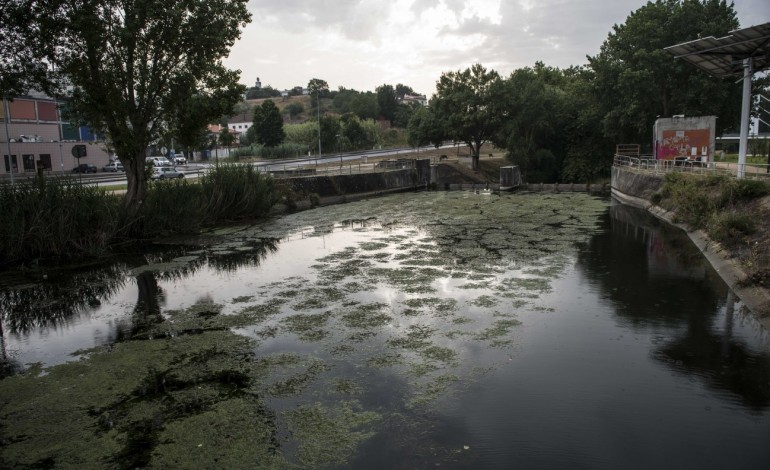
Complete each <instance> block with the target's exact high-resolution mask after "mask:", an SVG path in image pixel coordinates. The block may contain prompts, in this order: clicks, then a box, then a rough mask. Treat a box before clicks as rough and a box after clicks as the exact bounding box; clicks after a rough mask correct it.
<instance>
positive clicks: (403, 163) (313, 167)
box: [256, 158, 415, 178]
mask: <svg viewBox="0 0 770 470" xmlns="http://www.w3.org/2000/svg"><path fill="white" fill-rule="evenodd" d="M256 168H257V169H258V170H259V171H261V172H265V173H270V174H271V175H273V176H274V177H276V178H292V177H297V176H334V175H356V174H362V173H376V172H383V171H392V170H404V169H414V168H415V160H414V159H407V158H400V159H395V160H380V161H378V162H371V163H369V162H368V161H367V159H366V158H359V159H352V160H347V161H345V160H341V161H339V162H330V161H329V160H328V159H327V160H323V161H316V162H314V161H305V162H295V163H280V164H275V165H269V164H267V165H259V166H257V167H256Z"/></svg>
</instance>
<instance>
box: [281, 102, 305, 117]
mask: <svg viewBox="0 0 770 470" xmlns="http://www.w3.org/2000/svg"><path fill="white" fill-rule="evenodd" d="M303 111H305V107H304V106H302V103H290V104H288V105H287V106H286V107H285V108H284V112H286V113H287V114H288V115H289V118H290V119H292V120H293V119H295V118H296V117H297V116H299V115H300V114H302V112H303Z"/></svg>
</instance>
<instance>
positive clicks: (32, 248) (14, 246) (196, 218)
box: [0, 165, 280, 265]
mask: <svg viewBox="0 0 770 470" xmlns="http://www.w3.org/2000/svg"><path fill="white" fill-rule="evenodd" d="M111 189H113V188H111ZM111 189H110V190H109V191H108V190H105V189H104V188H98V187H93V186H82V185H80V184H78V183H77V180H75V179H74V178H71V177H68V178H59V179H48V178H37V179H34V180H29V181H23V182H19V183H17V184H15V185H0V214H2V218H0V265H1V264H10V263H20V262H30V261H34V260H38V259H41V258H43V259H49V258H75V257H80V256H84V255H99V254H104V253H105V252H107V251H108V250H109V247H110V245H113V244H115V243H117V242H124V241H126V239H127V238H128V236H127V232H126V227H128V226H129V225H130V226H131V228H132V238H138V239H146V238H153V237H157V236H160V235H165V234H171V233H177V234H183V233H195V232H197V231H198V230H200V228H201V227H203V226H210V225H214V224H216V223H220V222H223V221H231V220H238V219H247V218H258V217H261V216H264V215H266V214H267V213H268V212H269V210H270V208H271V207H272V206H273V205H274V204H275V203H276V202H277V201H278V198H279V197H280V190H279V188H277V187H276V185H275V183H274V181H273V179H272V178H270V177H268V176H265V175H263V174H260V173H259V172H257V171H256V170H255V169H254V168H253V167H252V166H240V165H219V166H217V167H216V168H214V169H213V171H211V172H210V173H208V174H207V175H205V176H203V177H201V178H200V180H199V182H198V183H197V184H196V183H189V182H188V181H187V180H175V181H158V182H155V181H152V182H150V183H149V185H148V191H147V196H146V198H145V200H144V204H143V205H142V207H141V208H140V210H139V212H138V214H137V217H138V219H136V220H133V219H132V220H130V221H129V220H127V217H126V212H125V209H124V207H123V200H122V197H121V196H119V195H116V194H114V193H113V192H112V190H111ZM128 222H131V223H128Z"/></svg>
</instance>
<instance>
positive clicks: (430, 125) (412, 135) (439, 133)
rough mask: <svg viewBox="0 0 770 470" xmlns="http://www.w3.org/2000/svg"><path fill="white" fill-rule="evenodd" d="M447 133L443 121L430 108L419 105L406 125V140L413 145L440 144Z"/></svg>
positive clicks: (436, 145)
mask: <svg viewBox="0 0 770 470" xmlns="http://www.w3.org/2000/svg"><path fill="white" fill-rule="evenodd" d="M447 135H448V132H447V130H446V127H445V125H444V123H443V122H442V121H441V120H440V119H439V118H438V117H437V116H435V115H434V113H433V112H432V111H431V109H430V108H424V107H420V108H417V109H416V110H415V111H414V114H412V117H411V119H410V120H409V125H408V126H407V141H408V142H409V145H411V146H413V147H422V146H423V145H427V144H433V145H434V146H435V147H436V148H438V147H439V146H441V144H442V143H443V142H444V140H445V139H446V137H447Z"/></svg>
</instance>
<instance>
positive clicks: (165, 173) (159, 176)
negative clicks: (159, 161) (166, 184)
mask: <svg viewBox="0 0 770 470" xmlns="http://www.w3.org/2000/svg"><path fill="white" fill-rule="evenodd" d="M150 178H152V179H154V180H165V179H169V178H184V173H182V172H181V171H178V170H177V169H176V168H174V167H171V166H158V167H155V168H154V169H153V170H152V176H150Z"/></svg>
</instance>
